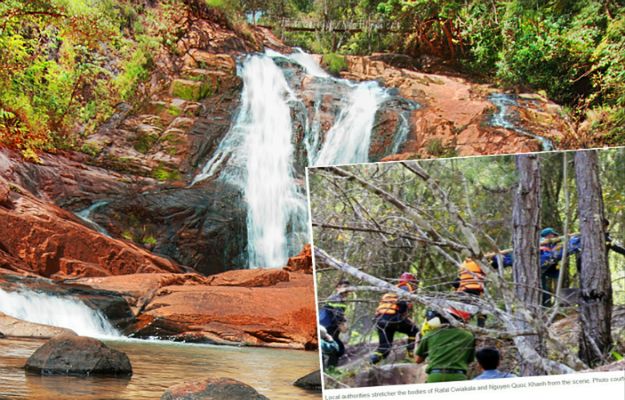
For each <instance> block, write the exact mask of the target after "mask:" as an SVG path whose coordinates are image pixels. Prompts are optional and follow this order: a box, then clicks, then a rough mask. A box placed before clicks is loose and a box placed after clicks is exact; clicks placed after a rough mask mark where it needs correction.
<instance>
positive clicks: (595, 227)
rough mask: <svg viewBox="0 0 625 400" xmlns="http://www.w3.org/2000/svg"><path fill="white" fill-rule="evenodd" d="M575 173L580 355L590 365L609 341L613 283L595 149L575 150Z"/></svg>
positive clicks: (609, 344)
mask: <svg viewBox="0 0 625 400" xmlns="http://www.w3.org/2000/svg"><path fill="white" fill-rule="evenodd" d="M575 176H576V178H577V197H578V210H579V224H580V233H581V235H582V249H581V253H582V254H581V271H580V290H581V295H580V300H579V301H580V303H579V319H580V344H579V356H580V358H581V359H582V361H584V362H586V363H587V364H588V365H590V366H593V365H596V364H597V363H598V362H599V361H601V360H602V359H603V357H604V356H605V354H606V352H607V351H608V350H609V348H610V346H611V344H612V337H611V320H612V285H611V280H610V269H609V267H608V261H607V250H606V244H605V232H604V227H603V219H604V210H603V196H602V192H601V182H600V180H599V165H598V157H597V152H596V151H594V150H589V151H578V152H577V153H575Z"/></svg>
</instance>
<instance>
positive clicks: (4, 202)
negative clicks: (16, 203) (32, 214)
mask: <svg viewBox="0 0 625 400" xmlns="http://www.w3.org/2000/svg"><path fill="white" fill-rule="evenodd" d="M0 207H4V208H13V201H12V200H11V188H10V187H9V185H8V184H7V183H6V182H0Z"/></svg>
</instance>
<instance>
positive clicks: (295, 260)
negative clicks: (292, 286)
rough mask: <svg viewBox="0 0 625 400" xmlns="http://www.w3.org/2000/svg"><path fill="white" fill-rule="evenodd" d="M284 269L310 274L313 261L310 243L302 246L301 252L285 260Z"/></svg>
mask: <svg viewBox="0 0 625 400" xmlns="http://www.w3.org/2000/svg"><path fill="white" fill-rule="evenodd" d="M284 269H285V270H286V271H290V272H302V273H305V274H312V273H313V262H312V252H311V247H310V243H308V244H306V245H305V246H304V249H303V250H302V252H301V253H299V254H298V255H296V256H294V257H291V258H289V261H288V262H287V264H286V267H284Z"/></svg>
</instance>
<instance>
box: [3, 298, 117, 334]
mask: <svg viewBox="0 0 625 400" xmlns="http://www.w3.org/2000/svg"><path fill="white" fill-rule="evenodd" d="M0 312H3V313H5V314H7V315H9V316H11V317H13V318H18V319H21V320H24V321H28V322H35V323H38V324H45V325H51V326H56V327H59V328H67V329H71V330H73V331H74V332H76V333H77V334H79V335H81V336H91V337H96V338H119V337H120V336H121V335H120V333H119V332H118V331H117V330H116V329H115V328H113V326H112V325H111V324H110V323H109V322H108V321H107V319H106V318H105V317H104V316H103V315H102V313H101V312H100V311H98V310H94V309H92V308H90V307H88V306H87V305H85V303H83V302H82V301H80V300H78V299H75V298H72V297H57V296H51V295H48V294H44V293H38V292H34V291H31V290H21V291H17V292H6V291H4V290H3V289H0Z"/></svg>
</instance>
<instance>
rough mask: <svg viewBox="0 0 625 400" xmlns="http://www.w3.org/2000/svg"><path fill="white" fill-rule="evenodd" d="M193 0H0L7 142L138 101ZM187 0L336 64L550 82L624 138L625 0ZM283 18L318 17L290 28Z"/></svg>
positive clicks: (0, 102) (92, 119) (44, 144)
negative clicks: (353, 58)
mask: <svg viewBox="0 0 625 400" xmlns="http://www.w3.org/2000/svg"><path fill="white" fill-rule="evenodd" d="M187 3H189V1H176V0H104V1H95V0H33V1H27V0H5V1H2V2H0V17H1V18H0V21H2V22H1V23H0V66H1V68H0V144H3V145H5V146H10V147H13V148H17V149H19V150H20V151H21V152H22V153H23V154H24V155H25V156H26V157H27V158H31V159H35V160H36V159H37V155H36V154H37V152H38V151H41V150H44V151H54V150H56V149H65V148H76V147H77V145H80V143H81V138H83V137H86V136H88V135H89V134H90V133H92V132H93V131H94V130H95V129H96V127H98V126H99V125H100V124H101V123H102V122H103V121H105V120H106V119H107V118H109V117H110V116H111V115H112V113H113V112H114V111H115V107H116V105H117V104H119V103H120V102H124V101H125V102H129V103H131V104H137V103H138V102H140V101H141V99H142V98H144V97H145V96H146V95H147V93H146V92H147V85H146V82H147V81H148V78H149V77H150V73H151V71H152V70H153V69H154V67H155V59H154V57H155V55H157V54H159V53H160V52H169V53H171V54H176V51H177V48H176V42H177V40H178V38H179V37H180V36H181V35H183V34H184V31H183V29H184V28H183V26H181V25H180V24H178V23H177V21H178V20H179V19H180V15H181V7H182V6H184V5H188V4H187ZM191 3H193V4H194V5H193V6H195V7H197V6H198V5H200V6H202V7H206V6H208V7H211V8H214V9H218V10H219V11H220V12H221V13H223V15H225V16H227V18H228V20H229V21H231V22H232V24H231V27H232V28H233V29H235V30H240V31H241V32H242V33H243V34H245V32H246V31H249V27H247V26H246V24H245V21H246V20H247V21H249V22H254V21H260V22H263V23H268V24H271V25H273V26H274V27H275V31H276V33H277V34H278V35H280V36H282V37H284V38H285V39H286V40H287V41H288V42H289V44H292V45H298V46H302V47H304V48H306V49H308V50H310V51H313V52H315V53H321V54H324V58H323V60H324V62H325V64H326V67H327V69H328V70H330V71H331V72H333V73H339V72H340V71H341V70H342V69H344V68H345V66H346V64H345V60H344V58H343V57H342V55H345V54H371V53H373V52H379V51H384V52H397V53H403V54H408V55H411V56H413V57H415V58H416V59H419V57H423V56H426V55H427V56H433V57H435V58H437V59H439V60H441V62H443V63H446V64H450V65H453V66H454V67H455V68H458V69H460V70H463V71H465V72H469V73H473V74H476V75H479V76H482V77H485V78H486V79H492V80H496V81H498V82H499V83H500V84H501V85H503V86H508V87H510V88H529V89H532V90H542V91H544V92H545V93H546V94H547V95H548V96H549V97H550V98H551V99H553V100H555V101H557V102H559V103H561V104H563V105H564V106H565V107H566V109H567V110H568V111H569V114H570V116H571V117H572V120H573V121H574V123H573V124H572V128H571V129H572V130H573V131H575V132H574V133H573V135H574V136H576V137H577V138H578V142H579V143H578V144H579V145H584V146H590V145H603V144H621V143H623V142H625V1H623V0H608V1H598V0H581V1H580V0H578V1H574V0H551V1H546V2H545V1H537V0H505V1H493V0H470V1H459V0H455V1H442V0H269V1H258V0H193V1H191ZM193 6H192V7H193ZM285 19H292V20H298V21H305V22H308V23H312V24H313V25H315V26H318V27H319V28H320V30H319V31H317V32H292V31H284V32H282V31H281V27H282V26H284V24H283V22H284V21H285ZM350 24H351V25H350ZM341 27H342V28H343V29H344V31H342V32H338V31H336V29H337V28H339V30H340V28H341ZM346 28H349V29H346ZM353 28H358V29H357V30H358V31H354V30H353ZM350 29H351V30H350ZM86 150H88V149H86ZM87 152H88V151H87Z"/></svg>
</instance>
